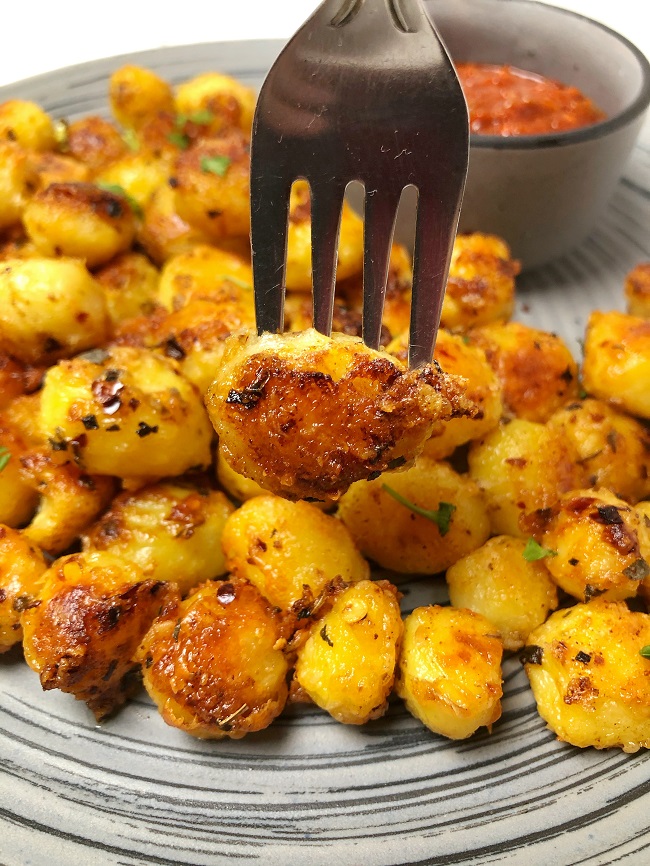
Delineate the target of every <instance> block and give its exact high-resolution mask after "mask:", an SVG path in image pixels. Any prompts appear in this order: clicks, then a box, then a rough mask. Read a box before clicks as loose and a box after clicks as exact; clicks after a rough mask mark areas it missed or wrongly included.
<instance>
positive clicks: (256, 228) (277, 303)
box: [250, 151, 291, 334]
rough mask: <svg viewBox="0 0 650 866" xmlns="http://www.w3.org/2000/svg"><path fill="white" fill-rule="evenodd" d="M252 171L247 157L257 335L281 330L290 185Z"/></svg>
mask: <svg viewBox="0 0 650 866" xmlns="http://www.w3.org/2000/svg"><path fill="white" fill-rule="evenodd" d="M254 171H255V162H254V151H253V153H252V154H251V204H250V208H251V237H252V238H254V239H255V243H254V245H253V247H252V261H253V284H254V286H255V320H256V323H257V333H258V334H261V333H262V332H263V331H270V332H271V333H278V332H280V331H283V330H284V289H285V280H284V275H285V269H286V264H285V260H286V252H287V230H288V217H289V195H290V192H291V184H290V183H287V181H286V180H285V179H284V178H282V177H278V176H274V175H272V173H271V172H264V171H262V172H259V173H257V174H256V175H255V178H254V181H253V172H254Z"/></svg>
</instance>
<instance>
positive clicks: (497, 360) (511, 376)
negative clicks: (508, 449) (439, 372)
mask: <svg viewBox="0 0 650 866" xmlns="http://www.w3.org/2000/svg"><path fill="white" fill-rule="evenodd" d="M468 339H469V340H470V342H471V344H472V345H473V346H478V347H479V348H481V349H483V351H484V352H485V356H486V358H487V360H488V363H489V364H490V366H491V367H492V369H493V370H494V372H495V373H496V375H497V377H498V379H499V381H500V382H501V385H502V387H503V402H504V404H505V407H506V409H507V410H508V411H509V412H510V413H511V414H512V415H516V416H517V417H518V418H525V419H526V420H527V421H540V422H544V421H547V420H548V418H549V417H550V416H551V415H552V414H553V412H555V411H556V410H557V409H559V408H560V407H561V406H563V405H565V403H568V402H570V401H571V400H576V399H577V398H578V365H577V364H576V362H575V360H574V358H573V356H572V355H571V352H570V350H569V347H568V346H567V345H566V344H565V343H564V342H563V341H562V340H561V339H560V338H559V337H558V336H557V335H555V334H549V333H546V332H545V331H540V330H539V329H538V328H531V327H529V326H528V325H522V324H521V323H520V322H498V323H497V322H492V323H490V324H488V325H483V326H482V327H480V328H473V329H472V330H471V331H469V332H468ZM443 366H444V365H443Z"/></svg>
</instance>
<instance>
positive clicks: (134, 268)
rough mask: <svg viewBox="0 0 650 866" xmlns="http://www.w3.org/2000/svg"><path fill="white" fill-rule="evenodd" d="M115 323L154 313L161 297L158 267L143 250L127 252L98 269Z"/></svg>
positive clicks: (98, 279) (112, 319) (99, 278)
mask: <svg viewBox="0 0 650 866" xmlns="http://www.w3.org/2000/svg"><path fill="white" fill-rule="evenodd" d="M94 276H95V279H96V280H97V282H98V283H99V285H100V286H101V287H102V289H103V290H104V296H105V299H106V306H107V308H108V314H109V316H110V319H111V322H112V323H113V325H114V326H115V325H118V324H119V323H120V322H123V321H124V320H125V319H130V318H132V317H133V316H140V315H145V314H147V313H151V312H152V310H153V308H154V305H155V303H156V300H157V297H158V281H159V279H160V273H159V271H158V269H157V268H156V267H155V266H154V265H153V264H152V263H151V262H150V261H149V259H148V258H147V257H146V256H145V255H142V253H133V252H128V253H123V254H122V255H119V256H116V257H115V258H114V259H111V261H110V262H108V263H107V264H105V265H104V266H103V267H101V268H99V269H98V270H96V271H95V274H94Z"/></svg>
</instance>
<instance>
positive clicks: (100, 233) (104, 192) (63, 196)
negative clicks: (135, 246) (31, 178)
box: [23, 183, 136, 268]
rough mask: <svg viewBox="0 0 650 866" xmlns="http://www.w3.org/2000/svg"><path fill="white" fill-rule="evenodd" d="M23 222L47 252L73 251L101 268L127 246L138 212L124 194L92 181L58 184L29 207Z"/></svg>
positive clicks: (38, 197) (26, 207)
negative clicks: (103, 187)
mask: <svg viewBox="0 0 650 866" xmlns="http://www.w3.org/2000/svg"><path fill="white" fill-rule="evenodd" d="M23 223H24V225H25V229H26V230H27V234H28V235H29V237H30V239H31V240H32V241H33V242H34V244H36V247H37V248H38V249H39V250H40V252H41V253H42V255H44V256H61V255H63V256H71V257H72V258H80V259H84V261H85V262H86V265H87V266H88V267H89V268H94V267H97V266H98V265H102V264H104V263H105V262H107V261H108V260H109V259H112V258H113V256H116V255H118V253H123V252H125V250H127V249H128V248H129V247H130V246H131V244H132V242H133V238H134V237H135V228H136V222H135V214H134V213H133V210H132V208H131V206H130V205H129V203H128V201H127V200H126V199H125V198H124V196H123V195H120V194H118V193H116V192H113V191H109V190H108V189H100V188H99V187H98V186H95V185H94V184H91V183H53V184H51V185H50V186H49V187H48V188H47V189H44V190H43V191H42V192H39V193H37V194H36V195H35V196H34V197H33V198H32V199H31V200H30V201H29V202H28V203H27V205H26V206H25V211H24V213H23Z"/></svg>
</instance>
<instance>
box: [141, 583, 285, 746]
mask: <svg viewBox="0 0 650 866" xmlns="http://www.w3.org/2000/svg"><path fill="white" fill-rule="evenodd" d="M286 637H287V627H286V624H285V621H284V619H283V617H282V615H281V614H280V612H279V611H277V610H276V609H274V608H272V607H271V605H270V604H269V603H268V602H267V601H266V599H264V598H263V597H262V596H261V595H260V593H259V592H258V591H257V589H256V588H255V587H254V586H252V585H251V584H249V583H246V581H239V580H237V579H233V580H226V581H210V582H208V583H205V584H203V585H201V586H200V587H198V588H197V589H196V590H195V591H194V592H193V593H192V594H191V595H190V596H188V598H186V599H185V601H183V602H178V601H177V602H175V603H170V604H168V605H167V607H166V608H165V609H164V610H163V612H162V614H161V615H160V616H159V617H158V618H157V619H156V620H155V622H154V623H153V625H152V627H151V629H150V630H149V631H148V632H147V634H146V635H145V637H144V640H143V641H142V645H141V646H140V648H139V650H138V654H137V658H138V660H139V661H140V662H141V663H142V670H143V675H144V685H145V688H146V689H147V691H148V693H149V695H150V696H151V698H152V699H153V700H154V701H155V703H156V705H157V706H158V709H159V710H160V713H161V714H162V717H163V719H164V720H165V721H166V722H167V724H168V725H172V726H173V727H176V728H180V729H181V730H183V731H185V732H186V733H188V734H192V735H193V736H195V737H201V738H205V739H215V740H216V739H221V738H223V737H231V738H232V739H239V738H241V737H243V736H244V735H245V734H248V733H250V732H251V731H260V730H262V728H266V727H267V726H268V725H270V724H271V722H272V721H273V719H274V718H275V717H276V716H277V715H279V713H281V712H282V709H283V707H284V704H285V702H286V699H287V693H288V689H287V674H288V672H289V664H288V662H287V657H286V656H285V654H284V652H283V647H284V646H285V645H286Z"/></svg>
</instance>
